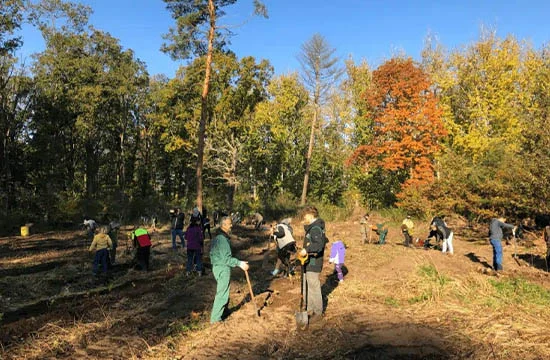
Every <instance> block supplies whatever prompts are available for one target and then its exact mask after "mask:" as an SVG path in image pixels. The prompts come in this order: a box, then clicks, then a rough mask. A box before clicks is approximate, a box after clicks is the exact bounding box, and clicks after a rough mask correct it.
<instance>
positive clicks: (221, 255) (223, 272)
mask: <svg viewBox="0 0 550 360" xmlns="http://www.w3.org/2000/svg"><path fill="white" fill-rule="evenodd" d="M232 227H233V223H232V222H231V218H229V217H223V218H222V219H221V222H220V230H219V233H218V235H216V236H215V237H214V240H212V246H211V247H210V261H211V263H212V272H213V273H214V278H215V279H216V297H215V298H214V304H213V305H212V312H211V313H210V323H211V324H214V323H217V322H220V321H222V316H223V313H224V310H225V309H226V308H227V305H228V304H229V281H230V278H231V268H232V267H235V266H238V267H240V268H241V269H243V271H248V262H246V261H241V260H239V259H237V258H234V257H233V256H232V255H231V243H230V241H229V233H230V232H231V228H232Z"/></svg>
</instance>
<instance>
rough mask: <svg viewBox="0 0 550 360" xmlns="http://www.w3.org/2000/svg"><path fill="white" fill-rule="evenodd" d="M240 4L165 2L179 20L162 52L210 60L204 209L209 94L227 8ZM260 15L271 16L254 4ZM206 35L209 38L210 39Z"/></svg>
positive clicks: (200, 156)
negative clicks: (221, 20) (215, 54)
mask: <svg viewBox="0 0 550 360" xmlns="http://www.w3.org/2000/svg"><path fill="white" fill-rule="evenodd" d="M236 1H237V0H198V1H196V0H164V2H165V3H166V6H167V8H168V10H169V11H170V12H171V13H172V17H173V18H174V19H175V20H176V27H175V28H171V29H170V32H169V33H168V34H167V35H166V36H165V39H166V40H168V41H169V43H167V44H164V45H163V47H162V50H163V51H165V52H167V53H169V54H170V55H171V56H172V58H173V59H188V58H190V57H191V56H192V54H194V55H196V56H206V61H205V67H204V69H205V72H204V79H203V87H202V93H201V116H200V122H199V132H198V148H197V166H196V177H197V178H196V182H197V206H198V207H199V208H200V209H202V192H203V184H202V172H203V162H204V141H205V132H206V124H207V120H208V119H207V117H208V92H209V86H210V76H211V71H212V61H213V60H212V57H213V54H214V50H215V49H222V48H223V45H224V40H223V38H221V37H220V34H219V30H220V29H222V27H220V25H219V24H218V21H219V19H220V18H221V17H223V16H224V15H225V11H224V10H223V9H224V8H225V7H227V6H229V5H232V4H234V3H235V2H236ZM254 6H255V11H256V13H257V14H261V15H263V16H267V12H266V9H265V7H264V6H263V4H261V3H260V2H259V1H258V0H254ZM204 34H207V35H206V37H205V36H204Z"/></svg>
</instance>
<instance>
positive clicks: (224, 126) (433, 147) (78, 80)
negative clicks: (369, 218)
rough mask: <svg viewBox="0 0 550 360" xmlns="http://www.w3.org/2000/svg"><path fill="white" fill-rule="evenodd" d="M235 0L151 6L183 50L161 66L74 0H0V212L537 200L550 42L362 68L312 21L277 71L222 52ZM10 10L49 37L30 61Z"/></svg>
mask: <svg viewBox="0 0 550 360" xmlns="http://www.w3.org/2000/svg"><path fill="white" fill-rule="evenodd" d="M234 2H235V1H219V2H218V1H213V0H209V1H204V2H203V3H200V2H193V1H191V2H189V1H183V0H182V1H166V3H167V7H168V10H170V11H171V12H172V14H173V17H174V19H175V21H176V27H175V28H174V29H171V30H170V32H169V33H168V35H167V36H166V40H167V43H166V44H165V45H164V47H163V49H164V50H165V51H166V52H168V53H170V54H171V55H172V56H173V57H174V58H177V59H189V61H188V63H187V64H186V65H183V66H181V67H180V69H179V71H178V72H177V75H176V76H175V77H174V78H172V79H169V78H166V77H165V76H160V75H154V76H151V75H150V74H148V72H147V67H146V64H144V63H143V62H142V61H140V60H139V59H137V58H136V56H135V54H134V53H133V51H132V50H130V49H125V48H124V46H123V44H120V42H119V40H118V39H116V38H114V37H112V36H111V35H110V34H109V33H107V32H105V31H103V30H100V29H96V28H94V27H93V26H92V25H90V24H89V23H88V16H89V14H90V11H91V9H89V8H87V7H84V6H82V5H78V4H73V3H69V2H63V1H60V0H42V1H23V0H9V1H4V2H3V3H2V5H0V130H1V134H2V135H1V136H2V141H1V143H0V167H1V169H2V171H1V174H0V185H1V193H0V206H1V207H0V219H2V224H0V225H2V226H3V227H4V226H5V225H6V224H9V225H16V226H18V225H20V224H22V223H24V222H28V221H33V222H47V223H59V222H67V221H73V222H75V221H77V220H80V219H81V218H82V217H83V216H84V215H90V216H95V217H123V218H125V219H126V220H130V219H134V218H136V217H138V216H139V215H142V214H148V215H151V214H162V213H163V212H165V211H166V210H167V207H168V206H172V205H176V204H177V205H179V206H182V207H184V208H185V207H191V206H192V205H193V204H195V203H196V202H201V203H202V204H204V206H206V207H207V208H210V209H212V208H213V207H216V208H217V207H223V208H226V209H227V210H240V211H243V212H248V211H252V210H259V209H262V210H265V209H268V210H269V209H270V210H272V211H275V210H276V208H277V206H279V205H280V206H288V205H290V206H296V205H297V204H298V202H299V201H301V202H302V203H303V202H305V201H306V196H307V201H308V202H312V201H313V202H318V203H321V204H323V203H324V204H332V205H336V206H343V205H346V204H348V205H349V204H350V203H352V202H354V201H356V200H357V199H361V201H362V203H363V204H364V205H366V206H367V207H369V208H382V207H390V206H395V205H398V206H401V207H404V208H406V209H407V210H409V211H412V212H416V213H417V214H419V215H426V216H427V215H431V214H434V213H441V212H456V213H459V214H462V215H465V216H468V217H470V218H472V219H474V218H483V217H489V216H493V215H495V214H497V213H502V212H504V213H506V214H508V215H515V216H527V215H532V214H536V213H545V212H548V211H549V210H550V209H548V206H547V205H546V199H547V198H548V196H547V195H548V191H549V189H550V187H549V184H548V183H547V181H548V180H547V179H548V178H549V176H548V172H549V170H548V169H549V168H550V153H549V151H550V150H548V149H549V146H548V142H549V140H548V138H549V137H548V135H550V134H549V125H548V116H549V113H548V109H549V105H550V87H549V84H550V57H549V56H548V55H549V53H550V52H549V50H548V47H543V48H542V49H534V48H533V47H532V46H529V45H528V44H525V43H523V42H521V41H519V40H517V39H515V38H514V37H512V36H509V37H507V38H504V39H502V38H499V37H497V36H496V35H495V34H494V33H482V34H481V36H480V38H479V39H478V40H477V41H476V42H474V43H472V44H470V45H469V46H467V47H465V48H461V49H459V50H451V51H446V50H445V49H443V47H442V46H441V45H440V44H438V43H437V42H434V41H428V42H427V45H426V47H425V49H424V51H423V56H422V60H421V61H419V62H415V61H413V60H412V59H411V58H408V57H405V56H398V57H394V58H392V59H389V60H387V61H385V62H384V63H382V64H381V65H380V66H378V67H377V68H375V69H371V67H370V66H369V65H368V64H367V63H366V62H364V61H363V62H360V63H356V62H355V61H354V60H353V59H351V58H350V59H348V60H347V61H345V62H344V63H343V64H342V63H341V62H340V60H339V58H338V57H336V56H334V51H335V49H333V48H332V47H331V46H330V44H328V43H327V42H326V39H324V38H323V37H322V36H321V35H319V34H316V35H314V36H313V37H312V38H311V39H310V40H309V41H308V42H306V43H305V44H304V46H303V48H302V53H301V54H300V61H301V63H302V65H303V68H302V70H301V72H300V73H289V74H282V75H274V69H273V67H272V66H271V65H270V63H269V61H267V60H262V59H255V58H253V57H250V56H245V57H243V58H238V57H237V56H236V55H235V54H234V53H232V52H231V50H230V46H229V45H228V44H229V42H228V38H227V36H226V35H224V34H223V32H222V30H223V26H222V25H220V23H219V22H212V21H211V20H212V19H211V17H214V18H215V19H216V21H219V20H220V18H222V17H223V11H222V9H223V7H224V6H226V5H230V4H232V3H234ZM199 3H200V4H199ZM253 3H254V5H255V6H256V7H255V9H256V11H257V12H259V13H262V14H264V15H265V8H264V7H263V5H262V4H261V3H259V2H257V1H254V2H253ZM199 15H200V16H199ZM197 16H198V17H199V18H200V19H201V21H200V22H197V21H193V19H195V20H196V18H197ZM25 21H28V22H30V23H32V24H34V25H35V26H37V27H38V28H39V29H40V30H41V32H42V34H43V37H44V40H45V44H46V48H45V50H44V51H43V52H41V53H38V54H36V55H35V56H34V57H33V61H32V62H31V63H29V64H23V63H21V62H20V61H19V59H17V58H16V56H15V54H16V50H17V49H18V48H20V46H22V44H23V43H24V39H21V38H20V37H17V36H16V34H17V30H18V29H19V28H20V27H21V25H22V24H23V23H24V22H25ZM212 26H213V27H214V33H213V34H212V33H209V32H208V31H206V32H204V31H203V33H204V34H210V35H212V36H213V37H212V38H202V39H201V38H196V35H197V34H198V32H197V31H202V30H205V29H206V30H209V29H211V27H212ZM266 26H269V25H268V23H267V25H266ZM201 27H202V28H201ZM316 59H318V61H316ZM206 70H208V71H207V72H206V73H205V71H206ZM205 74H208V76H205ZM205 86H207V89H206V91H205Z"/></svg>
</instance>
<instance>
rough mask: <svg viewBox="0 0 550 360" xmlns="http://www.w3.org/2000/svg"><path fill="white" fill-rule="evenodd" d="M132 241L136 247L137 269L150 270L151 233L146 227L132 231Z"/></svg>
mask: <svg viewBox="0 0 550 360" xmlns="http://www.w3.org/2000/svg"><path fill="white" fill-rule="evenodd" d="M131 236H132V242H133V244H134V248H135V249H136V261H137V265H136V269H138V270H144V271H149V256H150V255H151V235H149V233H148V232H147V230H145V229H144V228H137V229H136V230H134V231H133V232H132V235H131Z"/></svg>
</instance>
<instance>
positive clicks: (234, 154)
mask: <svg viewBox="0 0 550 360" xmlns="http://www.w3.org/2000/svg"><path fill="white" fill-rule="evenodd" d="M238 156H239V152H238V146H237V145H235V146H234V147H233V149H232V150H231V168H230V169H229V179H230V180H229V194H228V198H227V207H228V208H229V212H233V204H234V201H235V193H236V192H237V163H238V161H239V158H238Z"/></svg>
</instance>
